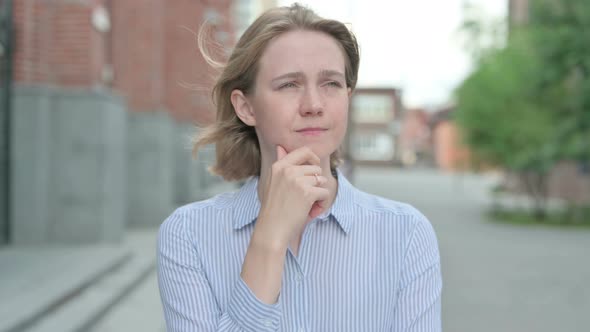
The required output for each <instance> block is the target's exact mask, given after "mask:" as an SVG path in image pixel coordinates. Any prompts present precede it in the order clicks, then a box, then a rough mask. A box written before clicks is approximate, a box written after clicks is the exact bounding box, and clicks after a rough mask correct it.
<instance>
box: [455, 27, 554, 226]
mask: <svg viewBox="0 0 590 332" xmlns="http://www.w3.org/2000/svg"><path fill="white" fill-rule="evenodd" d="M540 68H541V63H540V62H539V61H538V59H537V58H536V56H535V54H534V52H533V51H532V49H531V47H530V46H529V44H528V43H527V36H524V35H522V36H519V37H518V38H516V37H515V38H512V39H511V40H510V41H509V43H508V45H507V46H506V47H504V48H502V49H498V50H495V51H493V52H492V51H490V52H488V53H487V55H486V56H484V57H483V58H482V59H481V60H480V63H479V67H478V68H477V69H476V70H475V71H474V72H473V73H472V74H471V75H470V76H469V77H468V78H467V79H466V80H465V81H464V82H463V84H462V85H461V86H460V87H459V88H458V89H457V91H456V100H457V105H456V107H457V110H456V112H455V119H456V121H457V123H458V125H459V127H460V128H462V129H463V136H464V139H465V141H466V143H467V144H468V145H469V146H470V147H471V149H472V151H473V153H474V154H475V156H476V157H477V158H478V159H480V160H483V161H484V162H486V163H490V164H494V165H498V166H501V167H504V168H505V169H507V170H508V171H511V172H513V173H515V174H517V175H518V176H519V178H520V179H521V181H522V183H523V185H524V187H525V188H526V189H527V192H528V193H529V194H530V195H531V197H532V198H533V199H534V202H535V214H536V215H537V216H538V217H539V218H543V217H544V215H545V206H546V197H547V185H546V182H547V181H546V179H547V173H548V171H549V170H550V168H551V167H552V165H553V162H554V158H553V156H552V153H551V151H550V149H549V148H548V147H550V137H552V136H553V130H554V126H553V123H554V121H553V120H554V119H553V114H552V112H550V111H549V110H548V109H547V108H546V105H544V104H543V103H542V102H540V100H539V98H538V96H537V95H536V91H535V88H534V87H535V86H536V84H531V83H532V82H535V81H537V80H538V73H539V70H540Z"/></svg>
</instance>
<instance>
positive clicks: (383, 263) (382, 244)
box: [158, 172, 442, 332]
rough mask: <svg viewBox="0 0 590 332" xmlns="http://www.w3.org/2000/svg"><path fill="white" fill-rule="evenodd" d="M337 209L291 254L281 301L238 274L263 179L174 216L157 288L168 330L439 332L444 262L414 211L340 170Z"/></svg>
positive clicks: (163, 234)
mask: <svg viewBox="0 0 590 332" xmlns="http://www.w3.org/2000/svg"><path fill="white" fill-rule="evenodd" d="M337 175H338V192H337V195H336V198H335V200H334V203H333V204H332V207H331V208H330V209H329V211H327V212H326V213H324V214H323V215H321V216H319V217H317V218H316V219H314V220H313V221H311V222H310V223H309V224H308V225H307V226H306V228H305V230H304V232H303V236H302V238H301V244H300V246H299V253H298V255H297V256H294V255H293V253H292V252H291V251H290V250H287V252H286V253H285V254H286V258H285V266H284V269H283V277H282V286H281V290H280V294H279V299H278V301H277V303H275V304H272V305H269V304H266V303H263V302H261V301H260V300H258V299H257V298H256V296H255V295H254V293H252V291H251V290H250V289H249V288H248V286H247V285H246V283H245V282H244V281H243V279H242V278H241V277H240V272H241V268H242V262H243V260H244V257H245V254H246V250H247V248H248V242H249V240H250V236H251V235H252V231H253V229H254V224H255V223H256V217H257V215H258V211H259V209H260V202H259V200H258V193H257V185H258V178H256V177H253V178H250V179H249V180H248V181H247V182H246V183H245V184H244V185H243V186H242V188H241V189H240V190H238V191H236V192H233V193H225V194H221V195H218V196H215V197H213V198H211V199H209V200H206V201H202V202H196V203H192V204H189V205H186V206H183V207H181V208H179V209H177V210H176V211H175V212H174V213H173V214H172V215H170V217H168V218H167V219H166V221H165V222H164V223H163V224H162V226H161V227H160V231H159V235H158V281H159V287H160V296H161V299H162V304H163V308H164V316H165V319H166V325H167V328H168V330H169V331H301V332H303V331H310V332H311V331H313V332H316V331H317V332H327V331H338V332H343V331H429V332H430V331H441V290H442V278H441V271H440V255H439V251H438V244H437V239H436V235H435V233H434V230H433V228H432V226H431V224H430V222H429V221H428V220H427V219H426V217H424V216H423V215H422V214H421V213H420V212H418V211H417V210H416V209H414V208H413V207H411V206H410V205H407V204H403V203H399V202H395V201H391V200H387V199H384V198H381V197H378V196H374V195H370V194H367V193H364V192H362V191H360V190H358V189H356V188H355V187H353V186H352V185H351V184H350V183H349V182H348V181H347V180H346V179H345V178H344V176H343V175H342V173H341V172H338V174H337Z"/></svg>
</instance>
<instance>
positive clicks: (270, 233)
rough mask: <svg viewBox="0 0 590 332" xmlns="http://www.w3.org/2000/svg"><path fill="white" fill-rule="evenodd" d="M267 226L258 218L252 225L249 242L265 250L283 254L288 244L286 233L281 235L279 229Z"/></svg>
mask: <svg viewBox="0 0 590 332" xmlns="http://www.w3.org/2000/svg"><path fill="white" fill-rule="evenodd" d="M269 226H270V225H267V224H266V223H264V221H262V220H260V218H259V219H258V220H257V221H256V225H255V226H254V231H253V233H252V237H251V238H250V244H251V245H253V246H255V247H256V248H259V249H262V250H264V251H267V252H271V253H277V254H281V255H284V254H285V252H286V251H287V247H288V246H289V238H288V235H286V234H285V235H282V234H281V233H282V232H281V231H280V230H277V229H273V228H272V227H269Z"/></svg>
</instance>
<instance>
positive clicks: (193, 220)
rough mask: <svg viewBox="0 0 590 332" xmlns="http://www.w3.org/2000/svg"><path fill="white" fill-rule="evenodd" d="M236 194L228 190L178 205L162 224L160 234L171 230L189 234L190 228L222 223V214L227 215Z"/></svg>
mask: <svg viewBox="0 0 590 332" xmlns="http://www.w3.org/2000/svg"><path fill="white" fill-rule="evenodd" d="M235 194H236V193H235V192H227V193H223V194H219V195H216V196H214V197H211V198H209V199H206V200H202V201H197V202H192V203H189V204H186V205H183V206H180V207H178V208H177V209H176V210H174V212H172V213H171V214H170V215H169V216H168V217H167V218H166V219H165V220H164V222H163V223H162V224H161V225H160V235H162V234H167V233H171V232H172V233H177V234H183V235H187V230H190V229H195V228H202V227H209V228H210V227H215V226H218V225H221V224H222V220H220V219H223V218H220V216H223V215H224V214H225V215H227V212H228V211H229V209H231V202H232V198H233V197H234V195H235ZM213 221H218V222H213Z"/></svg>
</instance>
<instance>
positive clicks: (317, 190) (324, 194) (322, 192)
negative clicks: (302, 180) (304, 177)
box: [309, 187, 330, 205]
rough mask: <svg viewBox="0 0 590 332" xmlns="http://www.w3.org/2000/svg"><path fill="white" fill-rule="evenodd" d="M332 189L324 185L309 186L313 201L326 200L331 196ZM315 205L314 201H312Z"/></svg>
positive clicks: (310, 196)
mask: <svg viewBox="0 0 590 332" xmlns="http://www.w3.org/2000/svg"><path fill="white" fill-rule="evenodd" d="M329 196H330V191H328V189H326V188H322V187H311V188H309V198H310V199H311V201H310V203H311V202H318V201H325V200H327V199H328V198H329ZM311 204H312V205H313V203H311Z"/></svg>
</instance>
